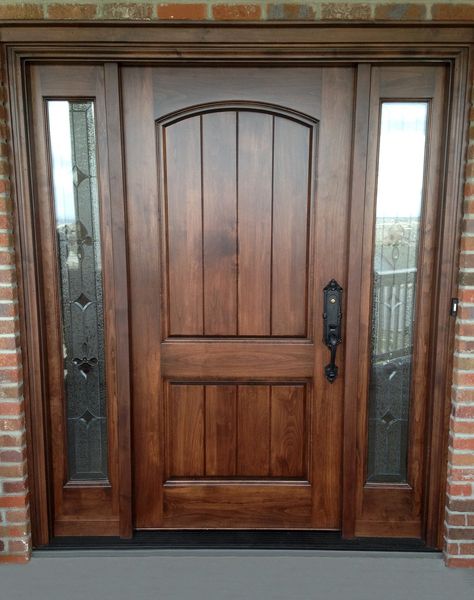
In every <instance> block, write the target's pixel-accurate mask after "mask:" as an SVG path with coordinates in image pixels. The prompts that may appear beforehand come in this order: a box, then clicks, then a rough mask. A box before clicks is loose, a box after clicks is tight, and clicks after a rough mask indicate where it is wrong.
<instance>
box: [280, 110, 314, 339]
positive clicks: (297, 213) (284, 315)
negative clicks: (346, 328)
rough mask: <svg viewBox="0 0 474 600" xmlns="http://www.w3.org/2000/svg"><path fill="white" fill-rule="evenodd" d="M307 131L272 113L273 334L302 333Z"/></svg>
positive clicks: (305, 280)
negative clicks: (273, 121)
mask: <svg viewBox="0 0 474 600" xmlns="http://www.w3.org/2000/svg"><path fill="white" fill-rule="evenodd" d="M309 150H310V130H309V129H308V128H307V127H305V126H303V125H300V124H298V123H295V122H293V121H290V120H289V119H282V118H278V117H276V118H275V135H274V155H275V156H274V171H273V185H274V197H273V259H272V273H273V278H272V334H273V335H295V336H297V335H299V336H303V335H305V333H306V325H307V324H306V300H307V299H306V295H307V291H306V283H307V264H306V263H307V238H308V231H307V230H308V175H309V173H308V171H309V159H310V154H309Z"/></svg>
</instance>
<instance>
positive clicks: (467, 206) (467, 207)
mask: <svg viewBox="0 0 474 600" xmlns="http://www.w3.org/2000/svg"><path fill="white" fill-rule="evenodd" d="M473 166H474V163H473ZM464 213H465V214H467V215H468V214H474V200H465V201H464Z"/></svg>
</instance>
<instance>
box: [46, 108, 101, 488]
mask: <svg viewBox="0 0 474 600" xmlns="http://www.w3.org/2000/svg"><path fill="white" fill-rule="evenodd" d="M48 117H49V133H50V148H51V160H52V176H53V191H54V205H55V216H56V232H57V245H58V253H59V255H58V268H59V274H60V284H61V304H62V322H63V323H62V324H63V353H64V385H65V394H66V416H67V445H68V465H69V479H70V480H104V479H107V423H106V389H105V364H104V314H103V301H102V264H101V255H100V228H99V198H98V189H97V165H96V139H95V122H94V104H93V102H90V101H89V102H68V101H58V100H51V101H49V102H48Z"/></svg>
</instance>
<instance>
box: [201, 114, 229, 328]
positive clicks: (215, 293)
mask: <svg viewBox="0 0 474 600" xmlns="http://www.w3.org/2000/svg"><path fill="white" fill-rule="evenodd" d="M202 160H203V211H204V214H203V225H204V232H203V236H204V331H205V334H206V335H235V334H236V333H237V214H236V211H237V182H236V175H237V169H236V166H237V165H236V163H237V135H236V113H235V112H219V113H214V114H209V115H204V116H203V117H202Z"/></svg>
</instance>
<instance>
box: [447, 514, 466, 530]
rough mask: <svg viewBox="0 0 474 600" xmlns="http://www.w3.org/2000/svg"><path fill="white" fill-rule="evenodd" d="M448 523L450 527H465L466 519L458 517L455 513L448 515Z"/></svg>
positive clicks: (462, 516)
mask: <svg viewBox="0 0 474 600" xmlns="http://www.w3.org/2000/svg"><path fill="white" fill-rule="evenodd" d="M446 522H447V523H448V525H451V526H453V525H459V526H461V527H464V525H465V524H466V518H465V516H464V515H457V514H454V513H448V514H447V515H446Z"/></svg>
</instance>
